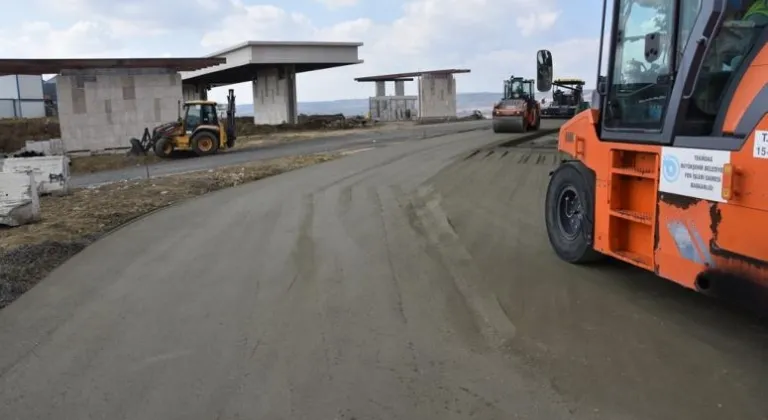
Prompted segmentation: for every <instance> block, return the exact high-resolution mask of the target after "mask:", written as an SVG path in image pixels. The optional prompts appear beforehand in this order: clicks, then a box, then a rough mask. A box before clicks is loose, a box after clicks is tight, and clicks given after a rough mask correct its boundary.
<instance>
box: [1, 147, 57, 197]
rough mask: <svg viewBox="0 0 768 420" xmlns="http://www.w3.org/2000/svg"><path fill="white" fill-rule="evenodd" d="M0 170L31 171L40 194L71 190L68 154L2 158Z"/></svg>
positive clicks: (8, 171) (12, 171)
mask: <svg viewBox="0 0 768 420" xmlns="http://www.w3.org/2000/svg"><path fill="white" fill-rule="evenodd" d="M0 172H4V173H31V174H32V175H33V176H34V179H35V183H36V184H37V191H38V193H39V194H40V195H46V194H66V193H67V191H68V190H69V158H68V157H67V156H38V157H19V158H7V159H0Z"/></svg>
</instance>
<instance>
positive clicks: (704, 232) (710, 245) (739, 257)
mask: <svg viewBox="0 0 768 420" xmlns="http://www.w3.org/2000/svg"><path fill="white" fill-rule="evenodd" d="M767 85H768V46H765V45H763V46H762V49H761V50H760V51H759V52H758V53H757V55H756V56H755V58H754V59H753V60H752V62H751V63H750V65H749V67H748V68H747V70H746V72H745V73H744V76H743V77H742V78H741V80H740V81H739V82H738V85H737V88H736V90H735V92H734V94H733V96H732V100H731V103H730V105H729V106H728V108H727V111H726V112H725V118H724V120H723V125H722V127H723V133H724V134H728V133H730V134H733V133H734V132H735V131H734V130H735V129H736V127H737V126H738V124H739V122H740V121H741V120H742V118H744V114H745V110H747V109H748V108H750V105H753V102H754V101H758V100H760V98H759V96H758V93H759V92H761V90H763V89H766V86H767ZM753 108H754V107H753ZM599 124H600V121H599V112H598V111H597V110H594V109H590V110H586V111H583V112H581V113H580V114H578V115H576V116H575V117H574V118H572V119H571V120H570V121H568V122H567V123H565V124H564V125H563V126H562V128H561V130H560V135H559V143H558V145H559V150H560V151H561V152H563V153H565V154H567V155H569V156H570V157H571V158H572V159H575V160H579V161H581V162H582V163H583V164H585V165H586V166H587V167H588V168H589V169H591V170H592V171H593V172H594V174H595V179H596V185H595V197H594V200H595V203H594V248H595V249H596V250H597V251H599V252H601V253H603V254H606V255H609V256H612V257H615V258H617V259H620V260H623V261H625V262H628V263H630V264H634V265H636V266H639V267H642V268H644V269H647V270H650V271H653V272H655V273H656V274H657V275H659V276H661V277H664V278H666V279H669V280H672V281H674V282H676V283H679V284H681V285H683V286H685V287H688V288H694V289H699V290H701V289H702V288H703V287H702V286H701V284H699V282H700V281H701V278H703V277H704V276H700V274H702V273H717V274H721V276H720V278H725V279H727V280H725V281H723V282H720V281H718V283H721V284H718V285H717V288H718V289H721V290H719V292H721V293H728V292H727V291H726V290H723V289H728V288H729V286H733V288H738V289H739V290H740V291H741V293H750V292H749V290H754V288H753V287H748V288H745V287H744V286H745V285H749V286H762V287H768V114H763V116H762V119H760V120H758V123H757V126H756V127H755V129H753V130H752V131H751V133H749V134H748V136H747V138H746V141H745V142H744V143H743V146H742V147H741V149H740V150H735V151H726V150H697V149H685V148H680V147H676V146H670V147H667V146H660V145H649V144H642V145H641V144H636V143H635V144H633V143H620V142H612V141H601V140H600V139H599V138H598V135H597V128H596V127H598V126H599ZM761 148H762V149H761ZM668 149H674V153H676V154H677V156H680V153H685V154H687V155H689V156H690V162H691V163H690V164H689V165H701V168H704V170H705V171H706V170H707V169H711V170H710V171H708V172H709V173H710V174H711V175H707V176H714V177H718V176H719V177H721V179H720V180H719V182H718V184H721V185H722V188H721V189H720V191H706V192H705V195H708V196H707V198H694V197H687V196H683V195H678V194H670V193H669V191H668V190H667V191H665V190H664V188H665V187H664V182H663V178H664V177H665V176H666V175H668V174H665V172H664V171H665V168H664V165H665V162H664V159H665V156H666V155H665V154H666V153H670V151H669V150H668ZM699 152H702V153H699ZM669 159H677V158H673V157H669ZM670 171H671V172H675V170H674V168H672V169H670ZM674 175H675V174H674V173H672V174H671V175H670V176H674ZM676 176H678V177H688V178H689V179H685V182H689V183H693V184H691V186H693V185H694V184H695V183H697V179H696V177H695V176H694V177H691V176H690V173H681V171H680V170H677V171H676ZM723 274H724V276H722V275H723ZM729 281H730V282H732V284H730V285H728V284H725V283H728V282H729ZM731 292H733V291H731Z"/></svg>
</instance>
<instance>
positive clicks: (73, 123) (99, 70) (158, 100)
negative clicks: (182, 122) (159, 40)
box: [0, 58, 225, 153]
mask: <svg viewBox="0 0 768 420" xmlns="http://www.w3.org/2000/svg"><path fill="white" fill-rule="evenodd" d="M223 62H225V59H223V58H129V59H21V60H0V75H3V74H36V75H41V74H56V73H58V74H59V76H58V77H57V78H56V96H57V100H58V115H59V125H60V127H61V139H62V142H63V143H64V147H65V149H66V151H67V153H79V152H98V151H110V150H122V149H126V148H129V147H130V143H129V140H130V138H131V137H141V133H142V131H143V130H144V128H145V127H150V128H151V127H154V126H157V125H159V124H161V123H163V122H168V121H173V120H175V119H176V118H177V117H178V112H179V111H178V109H179V102H180V101H181V100H182V91H181V76H180V75H179V71H181V70H193V69H199V68H204V67H208V66H212V65H216V64H220V63H223Z"/></svg>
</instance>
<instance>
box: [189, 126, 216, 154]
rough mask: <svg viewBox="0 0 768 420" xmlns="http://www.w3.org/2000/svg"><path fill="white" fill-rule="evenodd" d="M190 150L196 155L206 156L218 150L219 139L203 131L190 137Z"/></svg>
mask: <svg viewBox="0 0 768 420" xmlns="http://www.w3.org/2000/svg"><path fill="white" fill-rule="evenodd" d="M192 150H193V151H194V152H195V153H196V154H197V155H198V156H207V155H212V154H214V153H216V151H218V150H219V140H218V139H217V138H216V136H214V135H213V134H211V133H208V132H206V131H203V132H201V133H197V134H195V135H194V137H192Z"/></svg>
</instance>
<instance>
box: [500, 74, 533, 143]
mask: <svg viewBox="0 0 768 420" xmlns="http://www.w3.org/2000/svg"><path fill="white" fill-rule="evenodd" d="M533 83H534V81H533V79H524V78H522V77H514V76H512V77H510V78H509V80H505V81H504V97H503V98H502V99H501V101H499V102H498V103H497V104H496V105H494V106H493V132H494V133H522V132H526V131H529V130H538V129H539V126H540V125H541V106H540V105H539V102H538V101H537V100H536V97H535V96H534V93H533Z"/></svg>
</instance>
